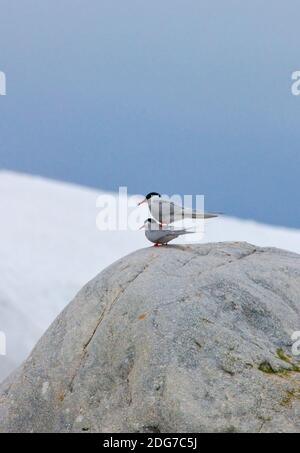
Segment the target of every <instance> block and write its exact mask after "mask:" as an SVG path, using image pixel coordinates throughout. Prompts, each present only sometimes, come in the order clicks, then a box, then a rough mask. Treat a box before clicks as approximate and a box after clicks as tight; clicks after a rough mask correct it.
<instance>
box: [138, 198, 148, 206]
mask: <svg viewBox="0 0 300 453" xmlns="http://www.w3.org/2000/svg"><path fill="white" fill-rule="evenodd" d="M146 201H147V198H145V199H144V200H143V201H140V202H139V203H138V206H141V204H143V203H146Z"/></svg>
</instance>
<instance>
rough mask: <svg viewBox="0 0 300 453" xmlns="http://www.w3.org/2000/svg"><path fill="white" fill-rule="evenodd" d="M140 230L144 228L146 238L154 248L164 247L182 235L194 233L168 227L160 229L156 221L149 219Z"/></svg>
mask: <svg viewBox="0 0 300 453" xmlns="http://www.w3.org/2000/svg"><path fill="white" fill-rule="evenodd" d="M142 228H145V236H146V238H147V239H148V240H149V241H150V242H153V244H154V246H155V247H158V246H159V245H166V244H168V242H170V241H172V240H173V239H176V238H178V237H179V236H182V235H183V234H190V233H195V231H193V230H188V229H175V228H172V227H169V226H168V227H162V226H161V225H160V224H159V223H158V222H156V220H154V219H150V218H149V219H147V220H145V222H144V225H143V226H141V228H140V229H142Z"/></svg>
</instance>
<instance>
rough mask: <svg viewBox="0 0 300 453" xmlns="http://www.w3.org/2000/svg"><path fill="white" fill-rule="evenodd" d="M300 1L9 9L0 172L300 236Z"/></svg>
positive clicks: (25, 0) (22, 5) (179, 0)
mask: <svg viewBox="0 0 300 453" xmlns="http://www.w3.org/2000/svg"><path fill="white" fill-rule="evenodd" d="M299 19H300V8H299V1H298V0H288V2H285V1H278V0H272V2H271V1H269V2H263V1H261V0H260V1H258V0H252V1H251V2H244V1H241V0H240V1H238V0H227V1H224V0H218V1H216V0H201V1H200V0H152V1H151V2H149V1H146V0H127V1H124V0H88V1H87V0H22V1H21V0H0V70H2V71H4V72H5V73H6V76H7V96H5V97H4V96H2V97H0V168H7V169H13V170H18V171H25V172H29V173H34V174H41V175H45V176H48V177H52V178H56V179H63V180H67V181H73V182H76V183H81V184H85V185H89V186H94V187H99V188H102V189H111V190H115V189H117V188H118V187H119V186H121V185H127V186H128V189H129V191H130V192H132V193H145V192H148V191H150V190H155V191H160V192H164V193H170V194H173V193H181V194H183V193H185V194H196V193H204V194H205V196H206V208H209V209H214V210H219V211H224V212H226V213H228V214H231V215H236V216H240V217H247V218H254V219H257V220H259V221H264V222H269V223H274V224H282V225H288V226H293V227H300V211H299V167H300V150H299V139H300V128H299V120H300V97H294V96H292V95H291V83H292V82H291V74H292V72H293V71H295V70H298V69H299V68H300V52H299Z"/></svg>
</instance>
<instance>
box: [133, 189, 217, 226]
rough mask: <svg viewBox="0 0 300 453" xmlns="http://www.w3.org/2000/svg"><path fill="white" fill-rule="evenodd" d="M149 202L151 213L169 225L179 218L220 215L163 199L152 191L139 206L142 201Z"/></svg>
mask: <svg viewBox="0 0 300 453" xmlns="http://www.w3.org/2000/svg"><path fill="white" fill-rule="evenodd" d="M146 202H147V203H148V207H149V210H150V212H151V215H152V216H153V218H154V219H155V220H157V221H158V222H159V223H161V224H165V225H169V224H170V223H173V222H176V221H177V220H183V219H211V218H213V217H218V214H217V213H212V212H200V211H195V210H194V209H191V208H186V207H183V206H179V205H177V204H175V203H173V202H172V201H169V200H166V199H163V198H162V196H161V195H160V194H159V193H157V192H150V193H148V195H146V197H145V199H144V200H142V201H141V202H140V203H139V204H138V206H140V205H141V204H142V203H146Z"/></svg>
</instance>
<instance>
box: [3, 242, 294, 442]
mask: <svg viewBox="0 0 300 453" xmlns="http://www.w3.org/2000/svg"><path fill="white" fill-rule="evenodd" d="M53 290H54V291H55V289H53ZM299 330H300V256H299V255H296V254H293V253H289V252H285V251H282V250H277V249H271V248H258V247H255V246H253V245H250V244H247V243H218V244H207V245H184V246H179V245H177V246H176V245H175V246H172V245H170V246H168V247H161V248H153V247H150V248H147V249H143V250H140V251H138V252H136V253H133V254H132V255H129V256H127V257H125V258H123V259H122V260H120V261H118V262H116V263H115V264H113V265H112V266H110V267H109V268H107V269H106V270H105V271H103V272H102V273H101V274H99V275H98V276H97V277H96V278H95V279H94V280H92V281H91V282H89V283H88V284H87V285H86V286H85V287H84V288H83V289H82V290H81V291H80V292H79V294H78V295H77V296H76V298H75V299H74V300H73V302H71V303H70V305H69V306H68V307H67V308H66V309H65V310H64V311H63V312H62V313H61V315H60V316H59V317H58V318H57V319H56V321H55V322H54V323H53V324H52V326H51V327H50V328H49V330H48V331H47V332H46V334H45V335H44V336H43V337H42V339H41V340H40V341H39V343H38V344H37V346H36V348H35V349H34V351H33V352H32V354H31V355H30V357H29V358H28V360H27V361H26V362H25V363H24V364H23V365H22V366H21V367H20V368H19V370H18V371H17V372H15V373H14V374H13V375H12V376H10V377H9V378H8V380H6V381H5V382H4V383H3V384H2V386H1V388H0V431H3V432H44V431H47V432H95V431H98V432H151V433H159V432H300V364H299V361H298V360H297V357H295V356H292V352H291V350H292V349H291V346H292V343H293V342H292V340H291V334H292V333H293V332H294V331H299ZM298 359H300V356H299V357H298Z"/></svg>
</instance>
